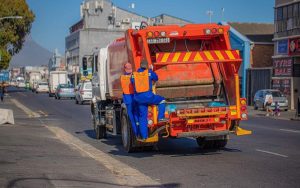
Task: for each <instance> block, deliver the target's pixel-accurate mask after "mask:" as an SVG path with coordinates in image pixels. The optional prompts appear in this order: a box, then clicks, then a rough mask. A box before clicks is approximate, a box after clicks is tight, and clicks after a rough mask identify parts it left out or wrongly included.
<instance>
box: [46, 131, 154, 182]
mask: <svg viewBox="0 0 300 188" xmlns="http://www.w3.org/2000/svg"><path fill="white" fill-rule="evenodd" d="M45 126H46V127H47V128H48V129H49V130H50V131H51V132H52V133H54V134H55V136H56V137H57V138H58V139H59V140H60V141H62V142H63V143H65V144H66V145H68V146H70V147H71V148H74V149H75V150H77V151H79V152H81V153H83V154H85V155H87V156H89V157H91V158H92V159H94V160H96V161H98V162H100V163H101V164H102V165H104V166H105V167H106V168H107V169H108V170H109V171H111V173H112V174H114V175H115V176H117V180H118V182H119V183H120V184H122V185H127V186H130V187H131V186H132V187H135V186H139V187H143V186H145V187H158V186H160V183H159V182H157V181H155V180H153V179H152V178H151V177H149V176H147V175H145V174H143V173H142V172H140V171H139V170H137V169H135V168H132V167H130V166H128V165H127V164H125V163H122V162H121V161H118V160H117V159H115V158H113V157H111V156H110V155H109V154H107V153H105V152H103V151H101V150H99V149H97V148H95V147H93V146H91V145H90V144H87V143H85V142H83V141H81V140H80V139H78V138H76V137H74V136H73V135H71V134H69V133H67V132H66V131H65V130H63V129H62V128H60V127H54V126H47V125H45Z"/></svg>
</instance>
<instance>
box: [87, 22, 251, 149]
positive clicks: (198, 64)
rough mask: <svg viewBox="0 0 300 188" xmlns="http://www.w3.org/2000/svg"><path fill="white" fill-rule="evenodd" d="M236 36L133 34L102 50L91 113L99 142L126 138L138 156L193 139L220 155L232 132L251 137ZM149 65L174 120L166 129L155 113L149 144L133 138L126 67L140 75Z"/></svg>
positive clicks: (197, 27) (214, 29)
mask: <svg viewBox="0 0 300 188" xmlns="http://www.w3.org/2000/svg"><path fill="white" fill-rule="evenodd" d="M228 32H229V26H220V25H217V24H189V25H185V26H183V27H180V26H176V25H170V26H148V27H145V28H144V29H141V30H132V29H129V30H127V31H126V33H125V38H120V39H117V40H115V41H114V42H113V43H111V44H110V45H109V46H108V48H107V52H106V53H105V49H101V50H100V51H99V52H98V54H94V68H93V70H95V73H94V74H93V79H92V86H93V99H92V102H93V103H92V104H91V113H92V117H93V125H94V129H95V131H96V136H97V138H104V137H105V136H106V133H107V132H109V133H111V134H114V135H115V134H118V133H121V134H122V141H123V146H124V148H125V149H126V151H128V152H131V151H134V150H135V149H137V148H141V147H144V146H153V145H155V144H156V143H157V142H158V140H159V137H160V136H162V135H163V137H164V138H168V137H171V138H181V137H193V138H196V140H197V143H198V145H199V147H201V148H220V147H224V146H225V145H226V144H227V141H228V135H229V133H230V132H235V133H236V134H237V135H244V134H251V132H250V131H245V130H242V129H241V128H239V122H240V121H241V120H246V119H247V117H248V115H247V104H246V99H244V98H240V88H239V75H238V70H239V68H240V65H241V61H242V60H241V58H240V55H239V51H237V50H232V49H231V46H230V41H229V36H228ZM142 59H146V60H147V61H148V62H149V65H152V66H153V71H155V72H156V73H157V75H158V77H159V81H158V82H157V83H156V87H154V92H156V93H158V94H159V95H161V96H164V97H165V98H166V101H167V109H168V110H167V111H166V117H167V119H169V121H168V122H167V123H158V122H157V113H158V112H157V107H156V106H149V108H148V130H149V138H148V139H147V140H146V141H145V142H140V141H137V139H136V138H135V136H134V135H133V133H132V130H131V125H130V123H129V119H128V116H127V111H126V106H125V105H124V104H122V102H121V100H122V89H121V84H120V76H121V75H122V74H123V72H122V67H123V66H124V63H125V62H130V63H131V64H132V65H133V69H134V70H137V68H138V67H139V65H140V61H141V60H142Z"/></svg>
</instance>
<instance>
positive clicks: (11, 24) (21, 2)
mask: <svg viewBox="0 0 300 188" xmlns="http://www.w3.org/2000/svg"><path fill="white" fill-rule="evenodd" d="M6 16H22V17H23V18H22V19H3V20H0V54H1V61H0V70H1V69H5V68H7V67H8V66H9V62H10V59H11V56H12V55H14V54H16V53H18V52H19V51H20V50H21V49H22V46H23V43H24V40H25V37H26V35H27V34H28V33H29V32H30V29H31V24H32V22H33V21H34V17H35V16H34V13H33V12H32V11H31V10H30V9H29V7H28V5H27V3H26V1H25V0H0V19H1V18H3V17H6Z"/></svg>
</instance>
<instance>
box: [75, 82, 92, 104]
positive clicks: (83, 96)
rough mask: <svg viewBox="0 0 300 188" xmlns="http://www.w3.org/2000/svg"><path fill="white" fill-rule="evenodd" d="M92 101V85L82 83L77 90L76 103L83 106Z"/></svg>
mask: <svg viewBox="0 0 300 188" xmlns="http://www.w3.org/2000/svg"><path fill="white" fill-rule="evenodd" d="M91 99H92V83H91V82H81V83H80V84H78V87H77V88H76V89H75V103H76V104H78V103H79V104H83V103H84V102H88V101H90V100H91Z"/></svg>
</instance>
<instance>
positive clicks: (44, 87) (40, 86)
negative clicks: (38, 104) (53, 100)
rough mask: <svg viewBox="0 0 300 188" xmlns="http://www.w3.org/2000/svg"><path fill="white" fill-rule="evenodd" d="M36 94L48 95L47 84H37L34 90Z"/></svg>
mask: <svg viewBox="0 0 300 188" xmlns="http://www.w3.org/2000/svg"><path fill="white" fill-rule="evenodd" d="M35 92H36V93H49V85H48V83H47V82H39V83H38V84H37V86H36V89H35Z"/></svg>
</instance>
